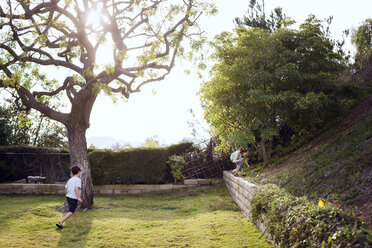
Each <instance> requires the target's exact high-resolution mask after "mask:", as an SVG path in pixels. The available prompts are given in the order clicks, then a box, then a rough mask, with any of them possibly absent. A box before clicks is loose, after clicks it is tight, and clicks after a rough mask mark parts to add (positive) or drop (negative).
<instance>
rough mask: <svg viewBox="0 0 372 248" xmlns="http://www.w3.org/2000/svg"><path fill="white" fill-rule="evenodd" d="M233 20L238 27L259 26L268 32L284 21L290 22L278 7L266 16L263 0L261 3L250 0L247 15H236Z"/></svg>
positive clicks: (281, 24) (280, 25)
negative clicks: (240, 16)
mask: <svg viewBox="0 0 372 248" xmlns="http://www.w3.org/2000/svg"><path fill="white" fill-rule="evenodd" d="M234 21H235V23H236V24H237V25H238V26H239V27H243V26H247V27H251V28H261V29H264V30H267V31H269V32H270V33H273V32H275V30H277V29H279V28H281V27H282V26H283V25H286V24H285V23H286V22H291V21H290V20H289V19H288V18H287V17H286V16H285V14H284V13H283V9H282V8H280V7H277V8H275V9H274V11H272V12H271V13H270V15H269V17H267V14H266V11H265V1H264V0H262V1H261V3H259V2H258V1H256V0H250V2H249V9H248V11H247V15H245V16H243V17H242V18H239V17H237V18H235V20H234Z"/></svg>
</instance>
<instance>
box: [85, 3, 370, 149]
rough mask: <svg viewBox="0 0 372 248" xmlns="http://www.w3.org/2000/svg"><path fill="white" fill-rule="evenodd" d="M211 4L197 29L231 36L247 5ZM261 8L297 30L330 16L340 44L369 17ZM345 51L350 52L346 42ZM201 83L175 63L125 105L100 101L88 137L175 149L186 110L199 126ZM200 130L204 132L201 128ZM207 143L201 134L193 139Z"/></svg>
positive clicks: (357, 8)
mask: <svg viewBox="0 0 372 248" xmlns="http://www.w3.org/2000/svg"><path fill="white" fill-rule="evenodd" d="M215 3H216V5H217V8H218V11H219V13H218V14H217V15H216V16H213V17H209V18H205V17H203V18H202V19H201V25H202V27H203V28H204V30H205V31H206V32H207V33H208V36H209V37H210V38H212V37H213V36H215V35H216V34H219V33H220V32H222V31H232V30H233V28H234V27H235V25H234V23H233V19H234V18H235V17H242V16H243V15H244V14H245V13H246V11H247V9H248V3H249V0H216V1H215ZM265 5H266V6H265V8H266V10H267V11H271V10H273V9H274V8H275V7H278V6H280V7H282V8H283V11H284V13H285V14H286V15H287V16H288V17H291V18H292V19H293V20H295V21H296V22H297V23H298V24H300V23H302V22H303V21H304V20H305V19H306V18H307V16H308V15H309V14H315V15H316V16H317V17H318V18H319V19H325V18H328V17H329V16H331V15H332V16H333V23H332V25H331V32H332V35H333V37H335V38H338V39H341V37H342V31H343V30H345V29H353V28H354V29H355V28H357V27H358V26H359V25H360V24H361V23H362V22H363V21H364V20H365V19H366V18H371V17H372V14H371V9H372V0H353V1H348V0H312V1H309V0H266V1H265ZM349 39H350V38H349ZM347 47H348V48H349V49H351V47H352V46H351V45H350V42H349V43H348V44H347ZM185 69H190V70H191V74H190V75H186V74H185V73H184V70H185ZM204 80H207V78H206V79H204ZM201 83H202V80H201V79H199V78H198V76H197V74H196V70H195V69H193V68H190V65H189V64H188V63H187V62H186V61H180V60H177V62H176V66H175V68H174V69H173V71H172V72H171V74H170V75H169V76H168V77H167V78H166V79H165V80H163V81H160V82H156V83H152V84H149V85H147V86H145V87H144V88H143V90H142V91H141V92H140V93H135V94H132V95H131V96H130V98H129V101H128V102H121V101H119V102H118V103H116V104H114V103H112V101H111V100H110V99H109V98H108V97H106V96H104V95H100V96H99V97H98V99H97V101H96V103H95V105H94V107H93V111H92V115H91V119H90V123H91V126H90V128H89V129H88V131H87V137H88V138H91V137H112V138H115V139H117V140H123V141H126V142H134V141H136V142H144V141H145V140H146V139H147V138H150V137H153V136H157V139H158V140H159V141H160V143H161V144H164V145H168V144H174V143H178V142H180V141H181V140H182V139H184V138H189V139H193V136H192V134H191V132H192V129H191V128H190V127H189V125H188V121H194V117H193V116H192V115H191V113H190V109H192V110H193V112H194V114H195V117H196V119H197V120H198V122H200V123H202V124H203V110H202V107H201V105H200V101H199V96H197V92H198V91H199V89H200V85H201ZM154 92H155V94H154ZM201 126H204V128H205V127H207V125H206V124H204V125H201ZM201 126H199V125H196V127H199V128H200V127H201ZM208 137H209V136H208V134H207V133H205V132H204V131H203V130H202V128H200V131H199V134H198V137H197V138H198V139H199V140H200V139H205V138H208Z"/></svg>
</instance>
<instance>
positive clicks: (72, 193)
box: [65, 176, 81, 200]
mask: <svg viewBox="0 0 372 248" xmlns="http://www.w3.org/2000/svg"><path fill="white" fill-rule="evenodd" d="M76 187H78V188H79V194H81V192H80V189H81V179H80V178H78V177H75V176H74V177H71V178H70V179H69V180H68V181H67V183H66V185H65V188H66V189H67V194H66V197H70V198H72V199H76V200H77V198H78V197H77V195H76V190H75V188H76Z"/></svg>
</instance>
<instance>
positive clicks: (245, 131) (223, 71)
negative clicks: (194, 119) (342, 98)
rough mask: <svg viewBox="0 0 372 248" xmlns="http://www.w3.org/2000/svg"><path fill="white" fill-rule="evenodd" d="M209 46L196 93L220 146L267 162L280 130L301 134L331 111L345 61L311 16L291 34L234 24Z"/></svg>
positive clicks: (281, 29)
mask: <svg viewBox="0 0 372 248" xmlns="http://www.w3.org/2000/svg"><path fill="white" fill-rule="evenodd" d="M212 46H213V48H214V50H215V52H214V54H213V56H212V58H213V59H214V62H215V65H214V67H213V68H212V70H211V76H212V77H211V80H209V81H206V82H205V83H204V84H203V87H202V89H201V90H200V95H201V99H202V102H203V106H204V108H205V118H206V120H207V121H208V122H209V123H210V124H211V127H212V130H213V133H214V135H216V136H218V137H220V138H221V140H222V143H221V146H222V147H223V148H228V147H229V146H231V145H235V146H243V147H244V146H247V145H248V144H251V145H252V146H253V147H254V148H255V149H256V151H257V152H258V153H259V154H260V155H261V157H262V158H263V161H264V162H265V164H269V162H270V157H271V150H272V145H273V140H274V138H275V137H277V136H278V134H279V130H280V127H281V126H282V125H284V124H286V125H288V126H290V127H292V128H293V129H294V130H295V131H297V132H301V130H307V131H308V130H311V129H312V128H313V127H316V126H317V125H319V124H321V123H322V122H323V121H324V120H325V118H329V117H330V116H332V112H335V111H336V109H332V106H333V105H332V104H333V103H334V100H333V99H334V95H333V93H334V92H335V88H336V86H335V82H336V79H337V77H338V74H339V72H340V71H341V70H342V69H343V68H344V62H345V61H344V59H343V57H342V56H341V55H340V54H339V53H337V52H335V51H334V45H333V43H332V41H331V40H330V39H328V37H327V36H326V34H325V32H324V31H323V29H322V25H321V22H320V21H319V20H317V19H316V18H315V17H314V16H310V17H309V18H308V19H307V20H306V21H305V22H304V23H303V24H302V25H300V28H299V29H298V30H296V29H290V28H289V27H286V26H284V27H279V28H277V29H275V30H270V29H266V28H257V27H256V28H245V27H240V28H237V29H235V30H234V32H233V33H230V32H223V33H221V34H220V35H218V36H216V38H215V40H214V42H213V43H212ZM327 115H328V116H327Z"/></svg>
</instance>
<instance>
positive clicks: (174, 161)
mask: <svg viewBox="0 0 372 248" xmlns="http://www.w3.org/2000/svg"><path fill="white" fill-rule="evenodd" d="M167 163H168V164H169V166H170V167H171V173H172V176H173V178H174V181H175V183H177V181H183V180H185V176H184V175H183V174H182V170H183V169H184V168H185V166H186V162H185V159H184V158H183V157H181V156H170V157H169V161H168V162H167Z"/></svg>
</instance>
